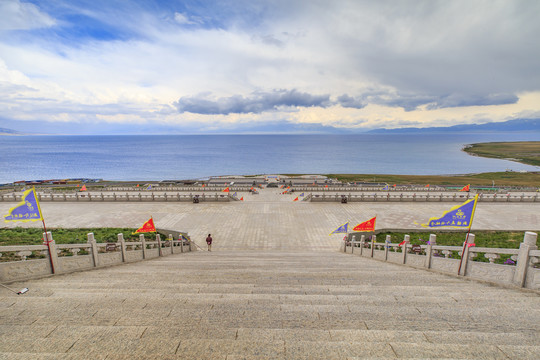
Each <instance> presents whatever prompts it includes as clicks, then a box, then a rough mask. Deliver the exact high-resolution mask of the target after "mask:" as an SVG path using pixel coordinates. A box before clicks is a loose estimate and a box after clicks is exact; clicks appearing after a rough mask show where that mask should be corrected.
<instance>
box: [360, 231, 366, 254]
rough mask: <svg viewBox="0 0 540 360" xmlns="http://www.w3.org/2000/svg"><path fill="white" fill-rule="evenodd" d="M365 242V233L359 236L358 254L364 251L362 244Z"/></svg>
mask: <svg viewBox="0 0 540 360" xmlns="http://www.w3.org/2000/svg"><path fill="white" fill-rule="evenodd" d="M365 243H366V235H361V236H360V256H362V253H363V252H364V244H365Z"/></svg>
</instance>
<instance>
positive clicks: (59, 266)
mask: <svg viewBox="0 0 540 360" xmlns="http://www.w3.org/2000/svg"><path fill="white" fill-rule="evenodd" d="M178 233H179V234H183V235H184V236H185V237H186V239H187V240H173V236H172V234H169V238H168V239H167V240H165V241H162V240H161V236H160V235H159V234H156V240H155V241H146V239H145V237H144V234H141V235H139V241H135V242H133V241H132V242H126V241H124V235H123V234H118V241H117V242H109V243H97V242H96V241H95V239H94V234H93V233H89V234H88V242H87V243H84V244H56V243H55V241H54V239H53V238H52V234H51V232H48V233H46V234H45V233H44V234H43V238H44V239H49V244H48V245H20V246H0V259H1V258H2V257H4V258H5V257H6V256H5V255H9V260H8V261H3V262H0V283H6V282H12V281H19V280H28V279H35V278H40V277H43V276H49V275H56V274H66V273H70V272H75V271H83V270H90V269H93V268H98V267H105V266H113V265H120V264H122V263H128V262H135V261H141V260H146V259H152V258H157V257H160V256H166V255H171V254H175V253H183V252H189V251H194V250H195V249H194V248H193V247H192V242H191V241H190V240H189V236H187V234H185V233H181V232H178Z"/></svg>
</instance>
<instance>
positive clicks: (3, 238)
mask: <svg viewBox="0 0 540 360" xmlns="http://www.w3.org/2000/svg"><path fill="white" fill-rule="evenodd" d="M47 230H49V231H50V232H51V233H52V236H53V239H54V241H55V242H56V243H57V244H84V243H86V242H87V241H88V237H87V234H88V233H94V238H95V239H96V242H98V243H105V242H117V241H118V234H120V233H122V234H124V240H126V241H139V235H138V234H137V235H131V233H132V232H134V231H135V230H137V229H133V228H93V229H90V228H79V229H64V228H57V229H47ZM167 236H168V235H166V234H161V239H163V240H165V239H166V238H167ZM145 237H146V239H148V240H150V241H153V240H154V239H155V234H154V233H150V234H145ZM42 238H43V230H42V229H40V228H21V227H16V228H10V229H8V228H0V246H10V245H41V244H43V240H42Z"/></svg>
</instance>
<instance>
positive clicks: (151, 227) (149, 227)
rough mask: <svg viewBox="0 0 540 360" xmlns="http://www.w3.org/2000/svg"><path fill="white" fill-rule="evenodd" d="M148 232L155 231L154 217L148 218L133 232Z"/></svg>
mask: <svg viewBox="0 0 540 360" xmlns="http://www.w3.org/2000/svg"><path fill="white" fill-rule="evenodd" d="M148 232H156V227H155V225H154V219H152V218H150V220H148V221H147V222H145V223H144V224H143V226H141V227H140V228H138V229H137V230H135V232H134V233H133V234H139V233H148Z"/></svg>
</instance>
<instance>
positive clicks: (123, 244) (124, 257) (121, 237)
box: [118, 233, 127, 262]
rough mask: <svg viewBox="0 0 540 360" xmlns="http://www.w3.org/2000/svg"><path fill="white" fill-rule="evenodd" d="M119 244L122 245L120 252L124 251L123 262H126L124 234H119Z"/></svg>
mask: <svg viewBox="0 0 540 360" xmlns="http://www.w3.org/2000/svg"><path fill="white" fill-rule="evenodd" d="M118 242H119V243H120V250H121V251H122V262H126V261H127V254H126V242H125V240H124V234H122V233H120V234H118Z"/></svg>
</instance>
